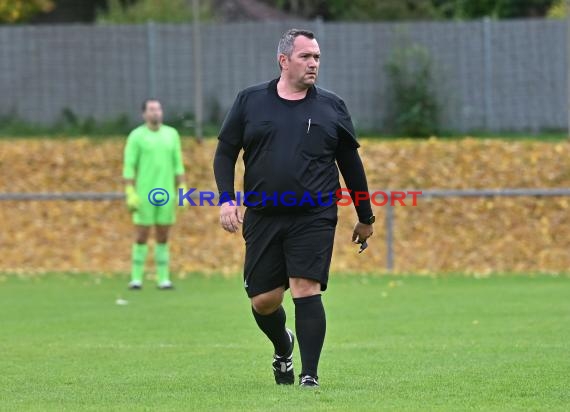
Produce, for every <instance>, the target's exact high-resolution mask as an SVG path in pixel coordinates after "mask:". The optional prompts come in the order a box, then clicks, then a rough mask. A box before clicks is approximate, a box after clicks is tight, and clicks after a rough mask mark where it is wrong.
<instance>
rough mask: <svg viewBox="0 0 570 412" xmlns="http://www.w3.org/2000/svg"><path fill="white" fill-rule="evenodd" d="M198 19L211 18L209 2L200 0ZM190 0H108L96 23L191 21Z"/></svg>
mask: <svg viewBox="0 0 570 412" xmlns="http://www.w3.org/2000/svg"><path fill="white" fill-rule="evenodd" d="M200 5H201V13H200V19H201V20H207V19H210V18H211V14H212V13H211V9H210V2H209V1H205V0H201V1H200ZM192 16H193V15H192V7H191V0H138V1H129V2H125V1H122V0H108V2H107V8H106V10H102V11H100V12H99V13H98V14H97V22H98V23H144V22H146V21H149V20H152V21H156V22H163V23H184V22H190V21H192Z"/></svg>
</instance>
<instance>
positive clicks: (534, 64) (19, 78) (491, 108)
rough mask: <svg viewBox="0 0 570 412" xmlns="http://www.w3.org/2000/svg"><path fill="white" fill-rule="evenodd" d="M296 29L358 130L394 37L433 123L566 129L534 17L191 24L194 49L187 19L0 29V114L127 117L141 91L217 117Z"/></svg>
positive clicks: (558, 30) (558, 37) (546, 43)
mask: <svg viewBox="0 0 570 412" xmlns="http://www.w3.org/2000/svg"><path fill="white" fill-rule="evenodd" d="M301 24H302V25H303V26H305V27H308V28H309V29H312V30H314V31H315V32H316V34H317V36H318V39H319V42H320V45H321V49H322V67H321V75H320V78H319V83H320V85H321V86H323V87H325V88H329V89H332V90H333V91H335V92H336V93H338V94H339V95H341V96H342V97H343V98H344V99H345V100H346V102H347V104H348V106H349V108H350V109H351V112H352V114H353V117H354V120H355V123H356V125H357V127H359V128H361V129H374V130H384V129H385V128H386V120H387V119H386V114H387V112H388V108H389V105H390V102H389V100H388V99H387V90H388V86H389V85H388V79H387V77H386V71H385V66H386V63H387V61H388V59H389V58H390V56H391V55H392V52H393V51H394V50H395V49H396V48H398V47H401V46H402V44H403V39H408V40H409V41H411V42H413V43H417V44H419V45H421V46H423V47H425V48H426V49H427V50H428V51H429V54H430V56H431V59H432V60H433V63H434V73H435V80H434V82H435V89H436V93H437V96H438V99H439V101H440V103H441V104H442V106H443V113H442V117H443V118H442V124H443V127H444V128H445V129H449V130H454V131H460V132H469V131H483V130H487V131H505V130H508V131H523V130H524V131H542V130H565V128H566V127H567V120H568V107H567V96H566V94H567V90H568V88H567V86H568V85H567V73H568V63H567V60H568V56H567V53H568V52H567V48H566V47H565V45H566V33H567V31H566V30H567V28H566V24H565V23H564V22H563V21H555V20H538V19H536V20H533V19H531V20H513V21H492V20H489V19H485V20H481V21H471V22H430V23H406V24H401V23H324V22H322V21H313V22H303V23H300V22H295V21H281V22H263V23H259V22H255V23H253V22H250V23H232V24H202V25H201V26H200V44H199V45H200V46H201V47H199V48H196V47H195V44H194V43H195V42H193V40H194V37H195V33H194V32H193V30H192V29H193V28H192V26H191V25H173V24H155V23H148V24H146V25H130V26H127V25H118V26H112V25H111V26H96V25H95V26H86V25H68V26H23V27H0V90H2V93H0V115H4V116H19V117H21V118H22V119H24V120H27V121H30V122H34V123H40V124H49V123H52V122H55V121H57V120H58V119H59V118H60V116H61V113H62V110H63V109H65V108H67V109H69V110H70V111H72V112H73V113H74V114H75V115H76V116H79V117H80V118H93V119H96V120H107V119H114V118H116V117H117V116H119V115H121V114H125V115H127V116H128V118H129V119H130V120H131V121H133V122H134V121H135V120H138V119H139V117H138V116H139V114H138V107H139V102H141V101H142V100H143V99H144V98H146V97H148V96H150V95H153V96H157V97H159V98H161V99H162V100H163V101H164V103H165V108H166V112H167V114H169V116H170V117H171V118H182V117H185V118H189V119H192V118H193V114H194V113H196V109H197V107H198V106H199V107H201V108H202V109H203V114H204V120H205V121H206V122H212V123H216V124H218V123H219V122H220V120H221V119H222V118H223V115H224V114H225V112H226V111H227V110H228V108H229V106H230V104H231V103H232V101H233V99H234V98H235V95H236V94H237V92H238V91H239V90H240V89H242V88H244V87H247V86H249V85H251V84H255V83H259V82H261V81H265V80H268V79H271V78H274V77H277V75H278V69H277V64H276V45H277V41H278V39H279V37H280V35H281V34H282V33H283V32H284V31H285V30H286V29H287V28H290V27H292V26H299V25H301ZM200 50H201V52H200ZM196 67H198V68H200V69H201V74H202V75H201V81H200V82H198V84H199V86H201V88H202V93H201V94H202V95H203V98H202V99H201V103H198V102H196V101H195V99H194V96H195V92H196V86H197V84H196V81H195V76H194V71H195V69H196Z"/></svg>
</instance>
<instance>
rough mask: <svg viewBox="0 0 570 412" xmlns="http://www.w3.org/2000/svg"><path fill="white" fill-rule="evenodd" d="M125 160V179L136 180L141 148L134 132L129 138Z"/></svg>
mask: <svg viewBox="0 0 570 412" xmlns="http://www.w3.org/2000/svg"><path fill="white" fill-rule="evenodd" d="M123 159H124V160H123V178H124V179H134V178H135V176H136V172H137V166H138V160H139V148H138V145H137V138H136V134H135V133H134V132H131V134H129V137H127V144H126V145H125V151H124V157H123Z"/></svg>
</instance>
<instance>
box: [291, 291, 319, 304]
mask: <svg viewBox="0 0 570 412" xmlns="http://www.w3.org/2000/svg"><path fill="white" fill-rule="evenodd" d="M320 301H321V294H320V293H319V294H317V295H312V296H304V297H302V298H293V303H295V306H297V305H307V304H309V303H315V302H320Z"/></svg>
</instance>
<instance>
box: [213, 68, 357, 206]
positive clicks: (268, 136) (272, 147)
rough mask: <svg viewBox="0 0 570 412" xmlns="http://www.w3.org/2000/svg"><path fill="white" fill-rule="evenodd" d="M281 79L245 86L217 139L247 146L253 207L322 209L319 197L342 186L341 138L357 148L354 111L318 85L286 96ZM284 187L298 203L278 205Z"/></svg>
mask: <svg viewBox="0 0 570 412" xmlns="http://www.w3.org/2000/svg"><path fill="white" fill-rule="evenodd" d="M277 82H278V79H275V80H272V81H270V82H266V83H262V84H260V85H257V86H252V87H249V88H247V89H245V90H243V91H241V92H240V93H239V94H238V96H237V98H236V100H235V102H234V104H233V107H232V108H231V110H230V112H229V113H228V115H227V116H226V119H225V120H224V123H223V125H222V128H221V131H220V134H219V137H218V139H220V140H221V141H223V142H226V143H228V144H231V145H233V146H235V147H240V148H243V150H244V155H243V159H244V163H245V176H244V192H245V193H247V194H248V197H247V200H248V203H249V204H248V206H249V207H251V208H253V209H255V210H257V211H260V212H268V213H270V212H278V213H283V212H286V211H290V212H298V211H301V210H303V211H306V210H308V209H311V210H315V209H322V208H323V206H319V200H321V203H320V204H322V203H323V201H326V200H328V198H329V197H328V195H329V194H330V193H334V192H335V191H336V190H337V189H339V188H340V184H339V175H338V169H337V166H336V163H335V154H336V150H337V148H338V144H339V141H340V140H341V139H344V142H343V144H345V145H346V143H347V142H348V146H349V147H350V146H352V147H353V148H357V147H359V144H358V142H357V141H356V137H355V132H354V127H353V124H352V120H351V118H350V114H349V113H348V110H347V108H346V105H345V104H344V102H343V101H342V99H341V98H340V97H338V96H337V95H335V94H334V93H332V92H329V91H327V90H324V89H322V88H320V87H317V86H313V87H311V88H310V89H309V90H308V91H307V95H306V97H305V98H303V99H301V100H286V99H283V98H282V97H280V96H279V95H278V93H277ZM253 192H255V194H254V193H253ZM285 192H287V201H288V202H289V201H292V202H293V203H295V204H296V206H295V207H291V206H284V205H282V204H281V203H282V202H280V201H278V202H277V203H278V204H274V200H273V199H272V198H271V197H269V196H270V195H272V194H274V193H277V194H279V195H281V194H283V193H285ZM257 193H258V194H259V195H257ZM262 194H265V202H263V195H262ZM307 197H310V198H312V200H313V201H312V202H308V201H307ZM303 199H304V200H303ZM253 203H258V204H257V205H255V206H253V205H252V204H253ZM301 203H302V205H300V204H301Z"/></svg>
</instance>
